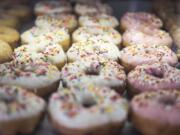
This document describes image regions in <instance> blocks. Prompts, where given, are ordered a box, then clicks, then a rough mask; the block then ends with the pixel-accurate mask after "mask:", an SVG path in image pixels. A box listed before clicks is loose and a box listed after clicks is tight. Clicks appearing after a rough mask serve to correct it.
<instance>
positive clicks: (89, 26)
mask: <svg viewBox="0 0 180 135" xmlns="http://www.w3.org/2000/svg"><path fill="white" fill-rule="evenodd" d="M73 7H74V9H73ZM73 7H72V5H71V3H69V2H67V1H40V2H38V3H37V4H36V5H35V7H34V12H35V14H36V15H37V18H36V20H35V26H33V27H32V28H30V29H29V30H27V31H25V32H23V33H22V34H21V36H20V37H21V45H20V46H19V47H17V48H13V49H14V51H13V52H12V54H9V59H8V60H4V61H2V62H1V63H2V64H0V84H1V86H0V93H1V94H0V132H1V133H2V134H3V135H14V134H16V133H29V132H32V131H33V130H34V129H35V127H36V126H37V124H38V123H39V121H40V120H41V118H42V116H43V113H44V112H45V111H46V106H47V111H48V114H49V120H50V122H51V123H52V125H53V127H54V128H55V129H56V130H57V131H58V132H60V133H62V134H64V135H74V134H77V135H85V134H92V135H106V134H107V135H109V134H116V133H119V131H120V129H121V128H122V127H123V125H124V124H125V122H126V120H127V117H128V114H130V116H131V121H132V122H133V125H134V127H136V128H137V129H138V130H139V131H140V132H141V133H142V134H143V135H161V134H162V135H170V134H171V135H178V134H179V133H180V128H179V127H180V123H179V121H180V116H179V113H180V92H179V88H180V70H179V69H177V68H176V64H177V63H178V58H177V55H176V54H175V53H174V52H173V51H172V50H171V49H170V48H171V47H172V42H173V41H172V38H171V36H170V35H169V34H168V33H167V32H166V31H164V30H162V29H161V28H162V27H163V23H162V21H161V20H160V19H159V18H158V17H157V16H155V15H153V14H150V13H145V12H128V13H126V14H125V15H124V16H123V17H122V18H121V20H120V23H119V21H118V20H117V19H116V18H115V17H113V16H112V8H111V7H110V6H109V5H107V4H104V3H101V2H93V3H92V2H90V3H88V4H87V3H86V4H84V3H76V5H75V6H73ZM77 18H78V20H77ZM119 24H120V31H121V32H123V35H122V36H121V34H120V32H118V30H117V29H119V28H118V26H119ZM71 37H72V38H71ZM5 52H7V51H5V50H4V51H2V54H4V53H5ZM6 56H7V55H6ZM0 58H1V57H0ZM20 87H22V88H20ZM126 89H127V93H128V94H129V95H130V96H131V97H132V99H131V101H130V103H128V101H127V100H126V99H125V98H124V97H123V96H121V95H123V93H125V92H126V91H125V90H126ZM53 92H55V93H53ZM33 93H34V94H33ZM52 93H53V94H52ZM49 94H52V95H51V97H50V98H49V103H48V105H46V103H45V101H44V100H43V97H45V96H47V95H49ZM1 95H2V96H1ZM39 96H40V97H39ZM165 129H166V130H165Z"/></svg>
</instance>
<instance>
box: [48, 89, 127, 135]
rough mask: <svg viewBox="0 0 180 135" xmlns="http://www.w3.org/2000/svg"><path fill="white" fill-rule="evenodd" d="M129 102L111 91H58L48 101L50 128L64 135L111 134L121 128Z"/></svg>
mask: <svg viewBox="0 0 180 135" xmlns="http://www.w3.org/2000/svg"><path fill="white" fill-rule="evenodd" d="M128 108H129V107H128V103H127V101H126V99H124V98H122V97H121V96H120V95H119V94H117V93H116V92H115V91H113V90H112V89H109V88H106V87H95V86H86V87H82V88H79V89H78V88H76V89H75V88H71V89H60V90H59V91H58V92H56V93H54V94H53V95H52V96H51V98H50V102H49V106H48V112H49V116H50V121H51V123H52V125H53V127H54V128H55V129H56V130H57V131H59V132H60V133H62V134H65V135H74V134H76V135H110V134H113V135H114V134H117V133H119V131H120V130H121V128H122V127H123V125H124V123H125V120H126V119H127V114H128Z"/></svg>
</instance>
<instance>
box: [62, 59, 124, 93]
mask: <svg viewBox="0 0 180 135" xmlns="http://www.w3.org/2000/svg"><path fill="white" fill-rule="evenodd" d="M87 84H93V85H97V86H104V87H109V88H112V89H115V90H117V91H118V92H120V93H122V92H123V91H124V88H125V85H126V74H125V72H124V70H123V67H122V66H121V65H119V64H118V63H117V62H115V61H112V60H109V59H104V58H102V57H98V56H91V57H86V58H84V59H81V60H79V61H75V62H73V63H69V64H67V65H65V66H64V67H63V68H62V70H61V82H60V86H62V87H77V86H79V85H87Z"/></svg>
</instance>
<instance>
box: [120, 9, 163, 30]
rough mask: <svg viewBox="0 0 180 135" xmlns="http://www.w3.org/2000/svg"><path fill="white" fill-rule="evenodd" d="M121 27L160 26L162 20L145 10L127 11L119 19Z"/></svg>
mask: <svg viewBox="0 0 180 135" xmlns="http://www.w3.org/2000/svg"><path fill="white" fill-rule="evenodd" d="M120 24H121V29H122V30H127V29H134V28H144V27H150V28H161V27H162V26H163V22H162V21H161V20H160V19H159V18H158V17H157V16H155V15H154V14H150V13H147V12H127V13H125V14H124V16H123V17H122V18H121V20H120Z"/></svg>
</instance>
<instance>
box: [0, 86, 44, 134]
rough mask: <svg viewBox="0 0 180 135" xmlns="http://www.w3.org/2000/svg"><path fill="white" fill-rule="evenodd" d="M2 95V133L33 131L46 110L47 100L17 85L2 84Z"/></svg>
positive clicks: (0, 102)
mask: <svg viewBox="0 0 180 135" xmlns="http://www.w3.org/2000/svg"><path fill="white" fill-rule="evenodd" d="M0 95H1V96H0V134H1V135H16V134H17V133H22V134H27V133H31V132H32V131H33V130H34V129H35V128H36V126H37V124H38V123H39V121H40V119H41V117H42V115H43V113H44V111H45V101H44V100H43V99H41V98H39V97H37V96H36V95H34V94H33V93H30V92H28V91H26V90H24V89H22V88H20V87H16V86H6V85H3V86H0Z"/></svg>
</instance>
